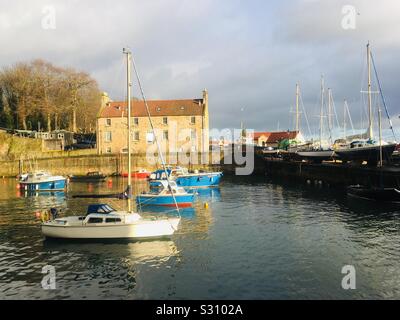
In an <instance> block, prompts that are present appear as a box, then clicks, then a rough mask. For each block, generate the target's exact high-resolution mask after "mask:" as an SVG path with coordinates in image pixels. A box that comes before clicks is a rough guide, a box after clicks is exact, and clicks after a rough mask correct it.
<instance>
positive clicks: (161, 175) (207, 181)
mask: <svg viewBox="0 0 400 320" xmlns="http://www.w3.org/2000/svg"><path fill="white" fill-rule="evenodd" d="M166 171H167V174H168V178H169V179H171V180H175V181H176V184H177V185H178V186H182V187H212V186H217V185H219V182H220V181H221V177H222V172H202V171H198V170H195V171H193V172H189V171H188V169H186V168H182V167H176V168H167V170H166ZM161 179H166V175H165V171H164V170H157V171H155V172H153V173H152V174H151V176H150V185H152V182H153V181H154V180H161Z"/></svg>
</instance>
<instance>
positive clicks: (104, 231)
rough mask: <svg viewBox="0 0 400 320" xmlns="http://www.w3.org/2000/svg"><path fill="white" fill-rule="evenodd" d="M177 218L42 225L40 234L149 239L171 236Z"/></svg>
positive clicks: (87, 237) (57, 237)
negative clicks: (130, 221) (89, 224)
mask: <svg viewBox="0 0 400 320" xmlns="http://www.w3.org/2000/svg"><path fill="white" fill-rule="evenodd" d="M179 221H180V219H179V218H171V219H166V220H162V221H160V220H145V221H143V220H141V221H139V222H138V223H132V224H123V225H112V226H99V225H94V226H88V225H82V226H62V225H54V224H51V223H44V224H42V233H43V235H44V236H45V237H46V238H52V239H87V240H89V239H98V240H104V239H131V240H132V239H138V240H139V239H149V238H160V237H166V236H171V235H172V234H173V233H174V232H175V231H176V230H177V228H178V225H179Z"/></svg>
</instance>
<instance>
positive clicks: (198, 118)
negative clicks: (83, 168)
mask: <svg viewBox="0 0 400 320" xmlns="http://www.w3.org/2000/svg"><path fill="white" fill-rule="evenodd" d="M147 105H148V107H149V112H150V115H151V119H152V121H153V125H154V127H155V132H156V135H157V138H158V140H159V142H161V146H162V148H163V150H164V151H166V152H168V151H171V152H189V151H194V152H206V151H208V148H209V115H208V92H207V90H204V91H203V98H200V99H181V100H148V101H147ZM127 111H128V108H127V102H126V101H110V100H109V99H107V96H103V106H102V108H101V109H100V111H99V114H98V117H97V133H98V134H97V146H98V147H97V149H98V153H99V154H104V153H113V154H116V153H126V152H127ZM131 122H132V123H131V124H132V133H131V134H132V150H133V152H134V153H146V151H147V150H148V148H149V147H151V148H152V149H155V147H156V144H155V139H154V136H153V134H152V130H151V126H150V122H149V119H148V115H147V110H146V106H145V104H144V102H143V101H141V100H132V102H131Z"/></svg>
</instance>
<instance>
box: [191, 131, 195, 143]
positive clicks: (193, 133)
mask: <svg viewBox="0 0 400 320" xmlns="http://www.w3.org/2000/svg"><path fill="white" fill-rule="evenodd" d="M190 139H191V140H192V141H193V140H196V130H195V129H192V130H190Z"/></svg>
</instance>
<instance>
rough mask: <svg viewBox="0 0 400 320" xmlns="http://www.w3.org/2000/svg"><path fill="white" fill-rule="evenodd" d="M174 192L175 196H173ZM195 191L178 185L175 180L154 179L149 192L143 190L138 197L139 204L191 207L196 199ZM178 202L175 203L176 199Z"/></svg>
mask: <svg viewBox="0 0 400 320" xmlns="http://www.w3.org/2000/svg"><path fill="white" fill-rule="evenodd" d="M172 193H173V196H172ZM194 196H195V194H194V193H189V192H186V191H185V189H183V188H182V187H178V186H177V184H176V182H175V181H170V182H169V185H168V181H167V180H158V181H153V184H152V188H151V190H150V191H149V192H143V193H142V194H140V195H138V196H137V197H136V203H137V205H138V206H164V207H175V206H176V204H177V205H178V207H180V208H185V207H191V206H192V204H193V201H194ZM174 198H175V201H176V204H175V201H174Z"/></svg>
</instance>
